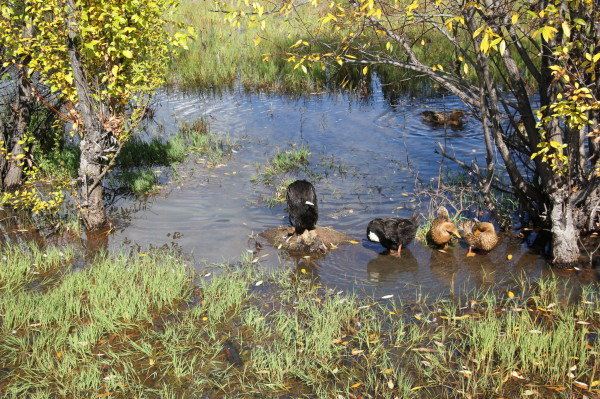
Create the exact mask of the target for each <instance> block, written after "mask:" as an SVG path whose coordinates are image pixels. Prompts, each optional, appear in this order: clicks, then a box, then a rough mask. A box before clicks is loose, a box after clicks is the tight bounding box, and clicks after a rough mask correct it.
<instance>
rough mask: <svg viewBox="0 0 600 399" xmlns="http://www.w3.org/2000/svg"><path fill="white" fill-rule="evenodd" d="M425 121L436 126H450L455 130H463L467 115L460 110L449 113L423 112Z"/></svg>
mask: <svg viewBox="0 0 600 399" xmlns="http://www.w3.org/2000/svg"><path fill="white" fill-rule="evenodd" d="M421 117H422V118H423V120H424V121H425V122H427V123H429V124H431V125H435V126H446V125H447V126H450V127H452V128H454V129H462V128H463V127H464V125H465V113H464V111H461V110H460V109H455V110H452V111H449V112H443V111H423V112H421Z"/></svg>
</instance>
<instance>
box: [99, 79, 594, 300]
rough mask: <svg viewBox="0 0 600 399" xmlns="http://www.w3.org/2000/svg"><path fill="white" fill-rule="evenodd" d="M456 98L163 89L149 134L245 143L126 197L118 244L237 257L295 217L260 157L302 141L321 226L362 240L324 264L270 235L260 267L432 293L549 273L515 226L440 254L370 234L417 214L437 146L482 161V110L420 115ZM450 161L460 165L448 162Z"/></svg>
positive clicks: (433, 171)
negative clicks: (452, 116)
mask: <svg viewBox="0 0 600 399" xmlns="http://www.w3.org/2000/svg"><path fill="white" fill-rule="evenodd" d="M454 108H463V106H462V104H461V103H460V101H459V100H458V99H456V98H453V97H434V98H412V97H405V98H401V99H400V100H399V101H398V102H397V104H395V105H390V103H389V102H388V101H387V100H386V99H385V98H384V97H383V95H382V94H381V90H379V88H377V87H375V90H374V94H373V95H372V96H371V97H370V98H369V99H368V100H366V101H365V100H360V99H356V98H354V97H350V96H348V95H345V94H323V95H314V96H308V97H302V98H290V97H285V96H276V95H262V94H247V93H242V92H240V91H233V92H230V93H227V94H221V95H208V94H183V93H178V92H174V93H173V92H163V93H161V94H160V95H158V97H157V99H156V113H155V120H156V122H157V125H156V126H154V127H153V128H151V129H149V132H148V133H147V134H148V135H149V136H152V135H170V134H173V133H175V132H176V131H177V129H178V127H179V126H180V125H181V123H183V122H192V121H194V120H196V119H198V118H200V117H204V118H206V119H207V120H208V122H209V124H210V126H211V130H212V131H213V132H217V133H219V134H226V135H229V136H230V137H231V138H232V139H234V140H235V141H236V142H237V143H238V146H237V150H236V153H235V154H233V156H232V158H231V159H229V160H228V161H227V162H226V164H225V165H224V166H220V167H217V168H213V169H206V168H204V167H202V166H200V165H196V164H194V163H191V164H187V165H185V166H183V167H182V168H181V169H180V171H179V176H177V177H176V178H175V179H174V180H173V181H172V182H171V183H170V184H169V185H168V187H167V188H166V189H165V190H164V191H163V193H161V194H159V195H158V196H155V197H151V198H150V199H149V200H148V201H147V202H144V203H131V202H127V201H122V202H121V203H119V204H118V205H119V206H120V207H121V209H125V210H129V211H131V212H128V213H127V217H125V218H121V220H120V221H118V222H117V223H116V228H115V230H114V232H113V234H112V235H111V236H110V237H109V248H110V249H111V250H116V249H120V248H128V247H132V246H135V247H141V248H148V247H150V246H162V245H165V244H167V245H175V246H176V247H178V248H180V249H181V250H182V251H183V252H184V253H186V254H191V256H192V257H193V259H194V260H195V263H196V265H197V267H198V268H199V269H202V268H206V267H211V266H210V265H211V264H215V263H218V262H227V261H236V260H238V259H239V258H240V255H241V253H242V252H245V251H247V250H256V248H257V246H256V243H255V236H256V235H257V234H258V233H260V232H261V231H264V230H265V229H268V228H271V227H275V226H279V225H283V224H286V223H287V218H286V212H285V208H284V206H283V205H280V206H276V207H273V208H270V207H268V206H267V205H266V204H265V203H264V201H263V200H262V199H263V198H264V197H265V196H268V195H269V194H270V193H272V189H269V188H267V187H265V186H263V185H261V184H256V183H254V182H252V177H253V176H255V175H256V174H257V168H258V166H259V165H261V164H264V163H265V162H267V161H268V159H269V158H270V157H271V156H273V154H274V153H276V152H277V150H284V149H288V148H290V147H291V146H301V145H304V146H307V147H309V148H310V151H311V162H310V166H309V169H310V171H311V172H312V173H315V174H316V175H310V177H311V178H312V179H313V180H314V182H315V186H316V189H317V192H318V199H319V210H320V219H319V224H320V225H322V226H331V227H333V228H335V229H337V230H340V231H342V232H345V233H347V234H349V235H351V236H353V237H355V238H356V240H357V241H359V244H357V245H349V246H344V247H340V248H339V249H337V250H335V251H333V252H331V253H330V254H328V255H327V256H325V257H324V258H321V259H319V260H317V261H315V262H309V261H307V260H293V259H288V258H286V257H285V256H284V254H281V253H278V251H277V250H276V249H274V248H270V247H269V246H268V245H263V246H262V249H260V250H259V251H258V253H257V254H256V255H255V256H257V257H260V264H261V265H263V267H267V268H284V267H285V268H289V267H297V268H299V269H304V272H307V273H312V274H313V275H314V276H315V278H318V279H319V280H320V281H321V282H322V283H324V284H326V285H328V286H331V287H335V288H336V289H340V290H344V291H354V292H357V293H365V294H367V295H380V296H382V295H388V294H394V295H395V296H396V297H397V298H406V299H412V298H414V296H415V293H416V292H420V293H422V294H424V295H428V296H430V297H431V296H438V295H445V294H448V293H449V292H450V291H451V290H453V289H456V290H458V289H464V288H466V289H471V288H477V287H482V286H483V287H485V286H489V285H492V284H493V285H497V284H499V283H502V282H506V281H508V280H510V279H511V278H512V277H514V276H517V275H519V274H521V273H523V272H524V273H526V274H527V275H528V276H531V277H532V278H537V277H539V276H540V275H543V274H546V273H550V269H549V268H548V267H547V265H546V263H545V261H544V260H543V259H542V258H540V257H538V256H537V255H535V254H533V253H531V252H530V251H529V250H528V248H527V246H526V245H525V244H524V243H523V242H522V241H521V240H519V239H517V238H514V237H509V236H504V237H503V240H502V243H501V245H500V246H499V247H498V248H496V249H495V250H494V251H493V252H491V253H490V254H487V255H478V256H476V257H473V258H466V257H465V253H466V248H465V247H464V244H463V245H455V246H454V247H453V248H450V249H449V250H448V251H447V253H442V252H439V251H436V250H432V249H430V248H428V247H426V246H424V245H422V244H420V243H418V242H414V243H412V244H411V245H410V246H409V247H408V248H407V250H405V251H404V252H403V255H402V257H401V258H400V259H397V258H393V257H389V256H383V255H380V254H379V252H380V251H381V248H380V247H379V246H377V245H375V244H372V243H369V242H367V241H366V240H365V229H366V225H367V223H368V222H369V220H371V219H372V218H374V217H382V216H400V217H408V216H411V215H412V214H413V213H414V212H417V211H419V210H420V209H421V208H420V206H422V205H423V204H420V205H419V201H417V200H416V198H415V196H414V195H413V192H414V188H415V182H416V181H417V180H418V181H421V182H425V183H426V182H428V181H429V180H431V179H435V178H437V176H438V174H439V171H440V165H441V163H442V162H443V160H442V158H441V156H440V155H439V154H437V153H436V152H435V150H436V148H437V145H438V144H437V143H442V144H443V145H445V146H446V147H447V148H448V149H449V150H450V151H451V152H453V153H454V154H456V156H457V157H458V158H460V159H465V160H471V159H477V160H478V161H483V159H484V156H485V155H484V152H483V142H482V139H481V132H480V126H479V124H478V122H477V121H476V120H469V122H468V123H467V125H466V127H465V129H464V130H461V131H452V130H449V131H445V130H444V129H432V128H431V127H430V126H428V125H426V124H424V123H423V122H422V121H421V118H420V113H421V112H422V111H424V110H427V109H435V110H450V109H454ZM444 166H445V167H447V168H452V167H453V166H452V165H451V164H449V163H448V162H447V161H446V162H445V163H444ZM294 177H295V176H294ZM298 177H306V174H303V173H300V174H299V175H298ZM117 220H118V219H117ZM263 244H264V243H263ZM508 254H511V255H512V259H511V260H510V261H508V260H507V255H508ZM213 267H214V266H213ZM565 277H566V278H567V279H572V280H578V281H579V280H582V279H584V280H586V279H589V278H590V277H589V276H587V277H585V278H583V277H581V276H576V275H575V274H574V273H565Z"/></svg>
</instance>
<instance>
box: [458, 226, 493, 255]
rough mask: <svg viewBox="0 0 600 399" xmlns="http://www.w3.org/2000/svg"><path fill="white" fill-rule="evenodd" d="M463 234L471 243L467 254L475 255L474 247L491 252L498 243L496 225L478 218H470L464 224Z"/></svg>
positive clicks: (468, 242)
mask: <svg viewBox="0 0 600 399" xmlns="http://www.w3.org/2000/svg"><path fill="white" fill-rule="evenodd" d="M461 227H462V230H463V236H464V237H465V240H466V241H467V244H469V251H468V252H467V256H475V253H474V252H473V248H475V249H479V250H482V251H485V252H489V251H491V250H492V249H494V248H495V247H496V245H498V234H496V229H495V228H494V225H493V224H491V223H488V222H480V221H478V220H469V221H467V222H464V223H463V224H462V226H461Z"/></svg>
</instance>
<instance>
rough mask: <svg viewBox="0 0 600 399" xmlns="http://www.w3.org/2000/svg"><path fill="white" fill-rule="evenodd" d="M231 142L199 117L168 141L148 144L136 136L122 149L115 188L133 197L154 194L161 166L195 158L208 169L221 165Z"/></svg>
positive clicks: (229, 150) (181, 128)
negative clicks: (116, 186)
mask: <svg viewBox="0 0 600 399" xmlns="http://www.w3.org/2000/svg"><path fill="white" fill-rule="evenodd" d="M233 147H234V145H233V143H232V141H231V140H230V139H229V137H223V136H220V135H218V134H216V133H213V132H211V131H210V129H209V127H208V124H207V123H206V121H205V120H204V119H202V118H200V119H197V120H195V121H193V122H189V123H184V124H183V125H182V126H181V127H180V129H179V132H178V133H177V134H175V135H174V136H173V137H171V138H169V139H168V140H164V139H162V138H158V137H155V138H153V139H151V140H149V141H146V140H142V139H140V138H139V137H135V138H133V139H131V140H130V141H129V142H127V144H126V145H125V146H124V147H123V149H122V151H121V153H120V154H119V159H118V163H117V171H116V177H117V185H118V187H120V188H125V189H126V190H128V191H129V192H130V193H132V194H134V195H136V196H143V195H147V194H150V193H151V192H153V191H156V190H157V188H158V183H159V176H158V174H157V173H156V171H158V172H160V171H161V169H160V168H161V167H163V168H164V167H172V166H174V165H176V164H179V163H181V162H183V161H184V160H185V159H186V158H187V157H188V156H190V155H191V156H194V157H196V159H197V160H198V161H201V162H202V163H204V164H205V165H206V166H208V167H213V166H216V165H218V164H219V163H221V162H223V161H224V159H225V158H226V157H227V156H229V155H230V154H231V153H232V150H233Z"/></svg>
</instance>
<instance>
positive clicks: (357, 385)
mask: <svg viewBox="0 0 600 399" xmlns="http://www.w3.org/2000/svg"><path fill="white" fill-rule="evenodd" d="M361 385H362V382H357V383H355V384H352V385H350V388H352V389H356V388H358V387H359V386H361Z"/></svg>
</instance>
